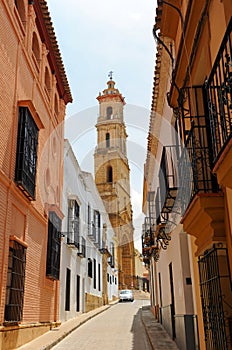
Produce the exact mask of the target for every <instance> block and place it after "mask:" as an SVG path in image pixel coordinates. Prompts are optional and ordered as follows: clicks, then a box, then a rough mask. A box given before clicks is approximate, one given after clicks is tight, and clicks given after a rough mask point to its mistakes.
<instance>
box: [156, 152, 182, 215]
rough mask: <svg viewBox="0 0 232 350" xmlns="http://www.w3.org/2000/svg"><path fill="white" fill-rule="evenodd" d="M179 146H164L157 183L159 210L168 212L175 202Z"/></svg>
mask: <svg viewBox="0 0 232 350" xmlns="http://www.w3.org/2000/svg"><path fill="white" fill-rule="evenodd" d="M179 156H180V147H179V146H164V147H163V153H162V157H161V163H160V171H159V184H160V197H161V212H163V213H170V212H171V211H172V208H173V206H174V203H175V199H176V195H177V190H178V182H179V176H178V159H179Z"/></svg>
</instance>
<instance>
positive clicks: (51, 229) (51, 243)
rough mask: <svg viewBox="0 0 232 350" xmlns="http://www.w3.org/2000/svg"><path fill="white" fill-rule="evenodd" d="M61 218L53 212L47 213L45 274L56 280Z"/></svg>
mask: <svg viewBox="0 0 232 350" xmlns="http://www.w3.org/2000/svg"><path fill="white" fill-rule="evenodd" d="M60 229H61V220H60V218H58V216H57V215H56V213H55V212H50V213H49V219H48V245H47V266H46V276H47V277H49V278H51V279H54V280H58V279H59V275H60V238H61V234H60Z"/></svg>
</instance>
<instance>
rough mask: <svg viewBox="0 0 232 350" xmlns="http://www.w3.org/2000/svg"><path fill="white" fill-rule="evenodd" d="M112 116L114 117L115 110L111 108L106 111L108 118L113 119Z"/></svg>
mask: <svg viewBox="0 0 232 350" xmlns="http://www.w3.org/2000/svg"><path fill="white" fill-rule="evenodd" d="M112 116H113V108H112V107H111V106H109V107H107V109H106V118H107V119H112Z"/></svg>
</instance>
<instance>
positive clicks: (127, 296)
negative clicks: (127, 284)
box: [119, 289, 134, 302]
mask: <svg viewBox="0 0 232 350" xmlns="http://www.w3.org/2000/svg"><path fill="white" fill-rule="evenodd" d="M119 301H120V302H121V301H134V293H133V291H132V290H130V289H123V290H120V292H119Z"/></svg>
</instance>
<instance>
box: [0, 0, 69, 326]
mask: <svg viewBox="0 0 232 350" xmlns="http://www.w3.org/2000/svg"><path fill="white" fill-rule="evenodd" d="M24 2H25V7H26V25H25V28H24V29H23V25H22V22H20V19H19V16H18V13H17V10H16V8H15V6H14V1H13V0H11V1H10V0H2V1H0V21H1V32H0V43H1V45H0V67H1V70H0V84H1V91H2V92H1V100H0V281H1V284H0V305H1V306H0V323H2V322H3V321H4V307H5V291H6V278H7V267H8V252H9V239H10V236H11V235H15V236H17V237H18V238H19V239H20V240H22V241H23V242H25V243H26V244H27V245H28V248H27V254H26V280H25V293H24V313H23V321H25V322H39V321H42V322H44V321H54V320H56V319H57V318H58V315H57V313H58V304H57V303H58V301H57V300H58V296H57V291H56V289H57V288H58V283H57V282H54V281H52V280H49V279H48V278H46V254H47V253H46V252H47V216H46V212H45V202H46V201H49V202H50V203H52V204H56V205H57V206H58V207H59V202H60V199H61V191H62V166H61V159H62V152H63V126H62V124H61V126H60V127H59V133H58V135H57V134H54V135H52V131H53V130H54V129H55V128H56V127H57V125H58V124H59V123H60V122H62V121H63V119H64V113H65V103H64V101H63V100H62V99H60V98H59V95H58V92H57V88H56V78H55V77H54V76H53V75H52V74H51V72H50V74H51V76H50V77H51V86H52V88H51V91H50V98H48V96H47V94H46V91H45V86H44V74H45V66H47V67H48V69H50V67H49V64H48V59H47V50H46V47H45V45H44V44H42V41H41V40H40V38H39V37H38V38H39V47H40V50H41V62H40V70H39V71H38V70H37V69H36V67H35V65H34V63H33V58H32V45H31V43H32V33H33V31H35V32H36V33H37V35H38V31H37V28H36V25H35V12H34V8H33V6H32V5H28V1H26V0H25V1H24ZM55 94H56V95H57V97H58V101H59V113H58V115H57V113H55V111H54V96H55ZM20 101H21V104H22V105H24V102H22V101H30V102H29V104H28V106H29V109H30V111H31V114H32V116H33V118H35V121H36V123H37V125H38V126H39V129H40V131H39V144H38V160H37V178H36V200H35V201H33V202H30V201H29V200H28V199H27V198H26V197H25V196H24V195H23V194H22V192H21V191H20V189H19V188H17V186H16V184H15V183H14V172H15V158H16V142H17V125H18V104H19V103H20ZM49 137H50V138H49ZM54 138H55V139H56V142H54V143H53V139H54ZM47 141H48V142H47ZM46 142H47V143H46ZM54 147H55V148H56V149H55V150H54V149H53V148H54ZM44 149H45V153H43V152H44ZM41 164H42V166H43V167H42V168H41V167H40V165H41ZM47 169H49V170H47ZM46 171H47V172H48V171H49V172H50V179H51V181H50V183H49V181H47V182H46V180H48V178H47V179H46V177H44V174H45V173H46ZM41 184H43V185H44V186H45V187H46V188H45V190H44V191H43V196H42V198H41V196H40V194H41V191H40V187H41ZM56 299H57V300H56Z"/></svg>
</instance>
